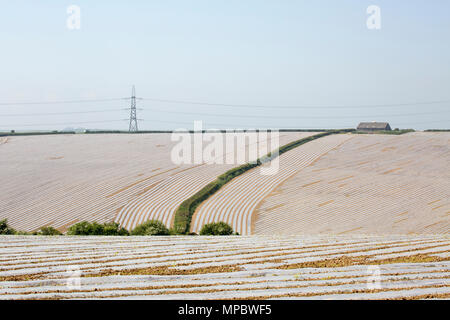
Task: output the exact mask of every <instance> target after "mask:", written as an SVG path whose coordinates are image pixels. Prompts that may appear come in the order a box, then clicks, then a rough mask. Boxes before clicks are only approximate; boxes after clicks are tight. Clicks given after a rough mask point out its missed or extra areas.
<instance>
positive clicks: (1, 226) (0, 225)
mask: <svg viewBox="0 0 450 320" xmlns="http://www.w3.org/2000/svg"><path fill="white" fill-rule="evenodd" d="M16 233H17V231H16V230H14V229H13V228H11V227H9V226H8V221H7V220H6V219H4V220H0V234H9V235H11V234H16Z"/></svg>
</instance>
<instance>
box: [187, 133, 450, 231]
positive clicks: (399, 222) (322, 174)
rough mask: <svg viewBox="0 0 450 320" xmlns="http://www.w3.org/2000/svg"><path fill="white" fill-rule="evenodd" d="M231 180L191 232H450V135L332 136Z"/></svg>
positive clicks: (196, 217) (196, 219)
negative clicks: (206, 227) (221, 225)
mask: <svg viewBox="0 0 450 320" xmlns="http://www.w3.org/2000/svg"><path fill="white" fill-rule="evenodd" d="M259 170H260V169H259V168H255V169H252V170H250V171H248V172H246V173H245V174H243V175H241V176H239V177H238V178H236V179H234V180H232V181H231V182H229V183H228V184H227V185H225V186H224V187H223V188H222V189H221V190H219V191H218V192H217V193H216V194H214V196H212V197H211V198H209V199H208V200H207V201H205V202H203V203H202V204H201V206H200V207H199V208H198V209H197V211H196V213H195V215H194V218H193V221H192V225H191V228H192V231H195V232H198V230H200V228H201V226H202V225H203V224H204V223H207V222H213V221H216V222H217V221H225V222H228V223H229V224H230V225H232V226H233V228H234V229H235V230H237V231H238V232H240V233H241V234H245V235H249V234H267V235H271V234H286V235H288V234H317V233H325V234H339V233H357V234H436V233H437V234H448V233H449V231H450V134H449V133H423V132H418V133H409V134H405V135H400V136H394V135H355V134H345V135H343V134H340V135H332V136H328V137H324V138H320V139H318V140H314V141H312V142H309V143H307V144H304V145H302V146H300V147H298V148H295V149H293V150H291V151H288V152H286V153H285V154H283V155H281V157H280V171H279V172H278V173H277V174H275V175H272V176H263V175H261V174H260V172H259Z"/></svg>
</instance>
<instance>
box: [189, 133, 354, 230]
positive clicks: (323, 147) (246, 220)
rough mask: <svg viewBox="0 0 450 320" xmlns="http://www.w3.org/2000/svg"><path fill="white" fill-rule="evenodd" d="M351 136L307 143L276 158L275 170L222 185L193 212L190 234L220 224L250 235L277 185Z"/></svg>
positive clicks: (254, 171) (257, 170) (253, 172)
mask: <svg viewBox="0 0 450 320" xmlns="http://www.w3.org/2000/svg"><path fill="white" fill-rule="evenodd" d="M351 137H352V136H351V135H350V134H339V135H331V136H327V137H324V138H320V139H317V140H314V141H312V142H308V143H306V144H304V145H302V146H299V147H297V148H295V149H292V150H290V151H288V152H286V153H284V154H282V155H281V156H280V157H279V170H278V171H277V172H276V173H275V174H270V175H263V174H261V168H255V169H252V170H250V171H248V172H246V173H245V174H243V175H241V176H239V177H237V178H235V179H234V180H232V181H231V182H230V183H228V184H226V185H225V186H224V187H223V188H222V189H220V190H219V191H218V192H217V193H216V194H214V195H213V196H212V197H210V198H209V199H208V200H206V201H205V202H203V203H202V204H201V206H200V207H199V208H198V209H197V211H196V212H195V214H194V216H193V219H192V224H191V231H193V232H196V233H198V232H199V231H200V229H201V227H202V226H203V225H204V224H205V223H211V222H218V221H224V222H227V223H228V224H230V225H231V226H232V227H233V229H234V230H236V231H237V232H239V233H240V234H244V235H249V234H251V227H252V221H253V220H254V219H255V218H256V217H255V215H254V211H255V209H256V207H257V205H258V203H259V202H260V201H262V200H263V199H264V197H266V196H267V195H268V194H269V193H270V192H271V191H272V190H273V189H274V188H275V187H276V186H277V185H279V184H280V183H282V182H283V181H284V180H286V179H288V178H289V177H290V176H292V175H293V174H295V173H297V172H299V171H301V169H303V168H305V167H307V166H309V165H310V164H311V163H313V162H314V161H315V160H317V159H318V158H319V157H320V156H322V155H324V154H325V153H327V152H329V151H330V150H332V149H333V148H336V147H338V146H339V145H340V144H342V143H344V142H345V141H347V140H348V139H350V138H351Z"/></svg>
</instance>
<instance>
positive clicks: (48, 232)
mask: <svg viewBox="0 0 450 320" xmlns="http://www.w3.org/2000/svg"><path fill="white" fill-rule="evenodd" d="M33 234H34V235H37V236H60V235H62V233H61V232H60V231H59V230H56V229H55V228H53V227H42V228H41V229H40V230H39V231H37V232H34V233H33Z"/></svg>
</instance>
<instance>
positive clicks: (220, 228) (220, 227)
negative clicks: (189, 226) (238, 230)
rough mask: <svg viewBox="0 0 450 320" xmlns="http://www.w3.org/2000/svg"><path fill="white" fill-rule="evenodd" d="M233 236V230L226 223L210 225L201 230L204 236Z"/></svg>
mask: <svg viewBox="0 0 450 320" xmlns="http://www.w3.org/2000/svg"><path fill="white" fill-rule="evenodd" d="M232 234H233V228H232V227H231V226H230V225H229V224H226V223H225V222H216V223H208V224H205V225H204V226H203V228H202V229H201V230H200V235H202V236H229V235H232Z"/></svg>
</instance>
